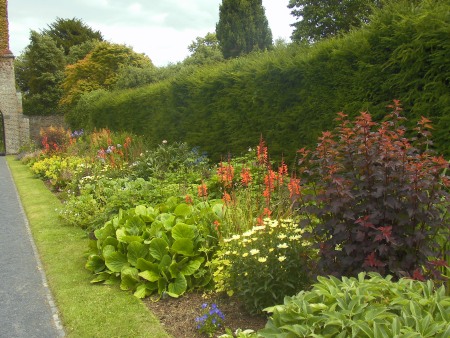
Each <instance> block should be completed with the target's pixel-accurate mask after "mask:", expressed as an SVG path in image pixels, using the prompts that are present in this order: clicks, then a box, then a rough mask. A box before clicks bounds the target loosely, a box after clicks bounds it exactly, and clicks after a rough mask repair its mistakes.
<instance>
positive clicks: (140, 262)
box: [136, 258, 154, 271]
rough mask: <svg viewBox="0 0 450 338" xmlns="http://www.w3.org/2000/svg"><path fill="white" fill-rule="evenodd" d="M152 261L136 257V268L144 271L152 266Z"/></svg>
mask: <svg viewBox="0 0 450 338" xmlns="http://www.w3.org/2000/svg"><path fill="white" fill-rule="evenodd" d="M153 264H154V263H153V262H151V261H148V260H146V259H143V258H138V259H137V261H136V269H138V270H140V271H145V270H148V269H150V268H151V267H152V266H153Z"/></svg>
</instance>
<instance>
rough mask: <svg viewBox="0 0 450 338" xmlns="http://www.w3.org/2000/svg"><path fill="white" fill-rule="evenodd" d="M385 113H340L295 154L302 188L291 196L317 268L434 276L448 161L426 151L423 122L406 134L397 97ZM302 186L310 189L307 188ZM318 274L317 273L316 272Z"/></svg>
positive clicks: (448, 230) (447, 231)
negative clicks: (311, 146) (308, 229)
mask: <svg viewBox="0 0 450 338" xmlns="http://www.w3.org/2000/svg"><path fill="white" fill-rule="evenodd" d="M391 108H392V113H390V114H389V115H388V116H387V117H386V119H385V120H384V121H383V122H381V123H377V122H374V121H373V120H372V118H371V115H370V114H369V113H364V112H363V113H361V114H360V115H359V116H358V117H357V118H356V119H355V120H354V121H350V120H349V119H348V117H347V116H346V115H345V114H342V113H341V114H339V117H338V121H339V125H338V126H337V127H336V129H335V130H334V132H324V133H323V135H322V137H321V138H320V139H319V144H318V146H317V148H316V149H315V151H314V152H312V154H311V156H310V155H308V153H307V152H306V151H304V150H302V151H301V154H300V162H301V166H300V174H303V178H304V179H305V182H306V183H305V185H304V186H306V188H307V189H304V190H303V192H300V194H299V195H298V196H297V201H298V203H299V207H300V213H306V214H307V215H308V216H309V218H306V219H305V220H304V223H307V224H309V225H311V222H312V221H313V220H314V221H317V220H318V223H317V225H316V226H314V227H313V236H314V242H316V243H317V246H318V248H319V249H320V262H319V267H320V271H321V272H322V274H325V275H327V274H333V275H336V276H342V275H344V276H355V275H356V274H358V273H359V272H360V271H376V272H379V273H380V274H382V275H388V274H393V275H395V276H396V277H402V276H411V277H414V278H416V279H424V278H425V277H424V275H425V272H426V271H428V272H431V273H433V274H434V276H439V274H440V273H439V269H436V267H439V266H440V265H445V264H446V263H445V261H444V259H443V258H444V255H445V251H444V248H443V247H442V246H441V245H439V242H438V240H437V239H438V238H439V237H440V238H449V236H450V222H449V218H448V214H449V211H450V199H449V194H448V191H447V189H448V187H449V186H450V179H449V177H448V176H446V175H445V171H446V169H447V168H448V166H449V163H448V162H447V161H446V160H445V159H444V158H443V157H442V156H441V157H439V156H435V155H433V153H432V152H431V150H430V137H431V132H430V129H431V125H430V121H429V120H427V119H426V118H422V119H421V120H420V121H419V122H418V126H417V128H416V132H417V133H418V135H419V137H418V138H416V139H414V138H407V134H406V133H407V130H406V128H405V127H403V125H402V124H403V121H404V120H405V118H404V117H403V116H402V115H401V111H402V108H401V107H400V103H399V102H398V101H394V105H392V106H391ZM308 189H309V192H308ZM319 273H320V272H319Z"/></svg>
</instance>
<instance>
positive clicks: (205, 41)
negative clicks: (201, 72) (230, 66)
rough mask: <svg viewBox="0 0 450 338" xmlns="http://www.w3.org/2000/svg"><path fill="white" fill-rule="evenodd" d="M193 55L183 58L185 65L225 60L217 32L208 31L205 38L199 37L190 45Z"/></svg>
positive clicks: (199, 64)
mask: <svg viewBox="0 0 450 338" xmlns="http://www.w3.org/2000/svg"><path fill="white" fill-rule="evenodd" d="M188 49H189V51H190V52H191V55H190V56H188V57H187V58H186V59H184V60H183V65H198V66H201V65H205V64H211V63H217V62H221V61H223V60H224V59H223V55H222V51H221V50H220V46H219V40H217V36H216V34H215V33H207V34H206V35H205V37H204V38H201V37H197V38H196V39H195V41H192V43H191V44H190V45H189V46H188Z"/></svg>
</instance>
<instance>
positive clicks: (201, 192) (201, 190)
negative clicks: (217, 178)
mask: <svg viewBox="0 0 450 338" xmlns="http://www.w3.org/2000/svg"><path fill="white" fill-rule="evenodd" d="M197 190H198V197H207V196H208V187H207V186H206V184H204V183H202V184H200V185H199V186H198V187H197Z"/></svg>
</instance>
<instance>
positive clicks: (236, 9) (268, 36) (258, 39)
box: [216, 0, 272, 59]
mask: <svg viewBox="0 0 450 338" xmlns="http://www.w3.org/2000/svg"><path fill="white" fill-rule="evenodd" d="M216 35H217V39H218V40H219V44H220V47H221V50H222V53H223V56H224V57H225V58H227V59H228V58H232V57H237V56H240V55H243V54H247V53H250V52H251V51H254V50H265V49H269V48H270V47H272V31H271V30H270V28H269V22H268V21H267V18H266V14H265V9H264V7H263V5H262V0H223V1H222V4H221V5H220V8H219V22H218V23H217V25H216Z"/></svg>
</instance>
